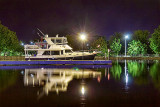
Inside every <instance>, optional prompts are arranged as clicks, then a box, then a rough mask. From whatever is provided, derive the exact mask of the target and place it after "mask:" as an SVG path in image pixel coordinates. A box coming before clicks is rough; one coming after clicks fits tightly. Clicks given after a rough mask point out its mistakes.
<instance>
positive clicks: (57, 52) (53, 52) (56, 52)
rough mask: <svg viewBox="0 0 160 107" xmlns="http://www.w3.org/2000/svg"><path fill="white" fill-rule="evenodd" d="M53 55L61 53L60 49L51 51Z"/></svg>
mask: <svg viewBox="0 0 160 107" xmlns="http://www.w3.org/2000/svg"><path fill="white" fill-rule="evenodd" d="M51 55H59V51H51Z"/></svg>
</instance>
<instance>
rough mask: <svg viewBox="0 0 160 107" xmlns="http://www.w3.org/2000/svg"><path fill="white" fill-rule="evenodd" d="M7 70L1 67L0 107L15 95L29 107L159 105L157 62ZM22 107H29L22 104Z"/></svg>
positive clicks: (159, 85) (159, 69)
mask: <svg viewBox="0 0 160 107" xmlns="http://www.w3.org/2000/svg"><path fill="white" fill-rule="evenodd" d="M9 68H11V67H9ZM9 68H7V67H3V69H1V67H0V69H1V70H0V106H11V105H14V104H15V105H16V104H17V102H14V103H10V104H11V105H9V103H2V102H5V99H11V98H14V97H15V96H12V95H14V93H17V95H18V96H21V99H25V100H26V102H27V103H28V105H30V106H35V105H36V106H37V105H39V106H43V104H45V106H58V105H60V106H68V105H71V106H98V105H101V106H107V105H110V106H118V105H119V104H121V105H123V106H128V105H129V104H131V105H135V106H137V105H139V104H140V105H141V104H143V105H146V106H151V105H152V106H153V105H154V106H159V105H160V102H159V98H160V96H159V95H160V79H159V78H160V72H159V71H160V63H159V62H148V61H126V60H125V61H123V62H118V61H115V62H113V64H112V66H104V65H100V66H97V65H96V66H94V65H92V66H91V65H89V66H87V65H85V66H84V67H83V66H73V65H72V66H38V67H35V66H30V67H26V69H24V68H23V67H21V69H17V70H8V69H9ZM22 80H23V81H22ZM23 85H24V86H23ZM13 87H18V88H16V89H15V88H13ZM11 90H12V91H11ZM26 90H27V91H26ZM7 92H8V93H11V94H6V93H7ZM24 93H30V94H29V95H28V94H25V95H24ZM22 95H23V96H22ZM149 98H150V99H149ZM16 99H17V100H19V101H20V102H23V101H22V100H21V99H20V98H18V97H17V98H16ZM30 99H32V100H33V101H34V103H35V102H36V103H35V104H34V103H33V102H32V101H30ZM53 102H54V104H53ZM114 102H116V103H114ZM136 102H138V103H136ZM145 102H148V103H149V104H147V103H145ZM21 106H24V107H28V106H26V105H25V104H24V103H22V104H21Z"/></svg>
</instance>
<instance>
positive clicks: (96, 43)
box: [91, 36, 108, 56]
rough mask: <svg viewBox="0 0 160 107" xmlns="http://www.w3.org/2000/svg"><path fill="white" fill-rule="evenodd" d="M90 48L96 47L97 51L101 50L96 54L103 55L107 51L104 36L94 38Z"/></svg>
mask: <svg viewBox="0 0 160 107" xmlns="http://www.w3.org/2000/svg"><path fill="white" fill-rule="evenodd" d="M91 48H92V49H97V50H98V51H101V53H99V54H97V55H99V56H104V55H105V53H108V49H107V41H106V39H105V38H104V37H102V36H101V37H99V38H98V39H97V40H95V41H94V42H93V43H92V44H91Z"/></svg>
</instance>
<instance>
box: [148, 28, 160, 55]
mask: <svg viewBox="0 0 160 107" xmlns="http://www.w3.org/2000/svg"><path fill="white" fill-rule="evenodd" d="M149 41H150V48H151V49H152V51H153V52H154V53H156V54H160V26H159V27H158V28H157V29H155V30H154V33H153V34H152V36H151V38H150V39H149Z"/></svg>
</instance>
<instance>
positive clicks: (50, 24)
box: [0, 0, 160, 41]
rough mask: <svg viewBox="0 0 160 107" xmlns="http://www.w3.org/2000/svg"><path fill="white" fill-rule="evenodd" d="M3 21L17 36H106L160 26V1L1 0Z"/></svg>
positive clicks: (0, 18)
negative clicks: (43, 34)
mask: <svg viewBox="0 0 160 107" xmlns="http://www.w3.org/2000/svg"><path fill="white" fill-rule="evenodd" d="M0 20H1V23H2V24H3V25H5V26H7V27H8V28H9V29H11V30H12V31H15V32H16V33H17V36H18V39H20V40H23V41H29V40H32V39H35V38H38V36H37V35H36V32H37V31H36V28H39V29H41V30H42V31H43V32H44V33H45V34H49V36H55V35H56V34H59V35H61V36H65V35H66V34H73V35H75V36H77V35H76V34H77V33H78V32H81V31H86V32H87V33H88V34H89V36H94V35H103V36H106V37H107V38H108V39H109V37H110V35H112V34H113V33H114V32H122V33H132V32H133V31H134V30H138V29H141V30H149V31H150V32H151V33H153V30H154V29H155V28H157V27H158V25H160V0H0Z"/></svg>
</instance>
